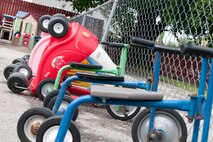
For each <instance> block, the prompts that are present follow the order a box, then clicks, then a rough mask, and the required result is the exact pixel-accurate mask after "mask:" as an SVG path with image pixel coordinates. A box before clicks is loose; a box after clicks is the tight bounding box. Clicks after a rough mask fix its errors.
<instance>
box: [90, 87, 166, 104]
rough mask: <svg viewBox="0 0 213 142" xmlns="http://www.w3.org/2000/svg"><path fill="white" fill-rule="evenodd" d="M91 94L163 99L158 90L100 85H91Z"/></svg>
mask: <svg viewBox="0 0 213 142" xmlns="http://www.w3.org/2000/svg"><path fill="white" fill-rule="evenodd" d="M91 95H92V96H94V97H100V98H112V99H124V100H143V101H149V100H152V101H160V100H162V99H163V95H162V94H161V93H159V92H152V91H146V90H141V89H131V88H121V87H114V86H100V85H93V86H92V87H91Z"/></svg>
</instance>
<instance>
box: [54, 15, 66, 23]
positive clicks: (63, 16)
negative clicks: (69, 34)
mask: <svg viewBox="0 0 213 142" xmlns="http://www.w3.org/2000/svg"><path fill="white" fill-rule="evenodd" d="M55 17H62V18H64V19H66V20H67V22H68V19H67V17H66V16H65V15H64V14H61V13H57V14H54V15H53V16H52V17H51V19H53V18H55Z"/></svg>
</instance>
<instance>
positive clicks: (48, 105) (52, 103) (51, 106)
mask: <svg viewBox="0 0 213 142" xmlns="http://www.w3.org/2000/svg"><path fill="white" fill-rule="evenodd" d="M56 99H57V96H55V97H53V98H52V99H51V100H50V101H49V103H48V104H47V108H49V109H50V110H52V109H53V106H54V104H55V102H56ZM72 101H73V99H72V98H71V97H70V96H67V95H65V96H64V98H63V101H62V102H66V103H68V104H70V103H71V102H72ZM64 111H65V110H64ZM77 117H78V109H76V110H75V111H74V113H73V116H72V120H73V121H75V120H76V119H77Z"/></svg>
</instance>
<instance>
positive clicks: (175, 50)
mask: <svg viewBox="0 0 213 142" xmlns="http://www.w3.org/2000/svg"><path fill="white" fill-rule="evenodd" d="M154 51H159V52H165V53H171V54H181V52H180V48H175V47H168V46H161V45H155V48H154Z"/></svg>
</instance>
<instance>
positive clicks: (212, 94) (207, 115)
mask: <svg viewBox="0 0 213 142" xmlns="http://www.w3.org/2000/svg"><path fill="white" fill-rule="evenodd" d="M208 86H209V88H208V92H207V98H206V101H205V104H204V107H205V112H204V124H203V133H202V139H201V140H202V142H207V141H208V134H209V125H210V120H211V111H212V101H213V87H212V86H213V58H211V68H210V76H209V82H208Z"/></svg>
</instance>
